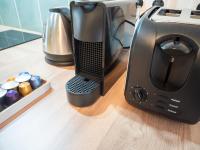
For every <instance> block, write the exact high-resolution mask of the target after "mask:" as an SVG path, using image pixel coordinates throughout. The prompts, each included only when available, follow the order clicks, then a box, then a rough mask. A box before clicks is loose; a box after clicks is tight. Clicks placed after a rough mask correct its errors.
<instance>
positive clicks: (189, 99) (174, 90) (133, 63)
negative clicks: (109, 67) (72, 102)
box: [125, 7, 200, 124]
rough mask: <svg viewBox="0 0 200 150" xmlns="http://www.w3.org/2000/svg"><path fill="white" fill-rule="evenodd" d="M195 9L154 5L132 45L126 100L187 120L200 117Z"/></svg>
mask: <svg viewBox="0 0 200 150" xmlns="http://www.w3.org/2000/svg"><path fill="white" fill-rule="evenodd" d="M199 35H200V12H199V11H191V10H188V9H186V10H172V9H165V8H162V7H161V8H160V7H153V8H151V9H149V10H148V11H147V12H146V13H144V14H143V16H141V18H140V20H139V21H138V22H137V23H136V29H135V33H134V38H133V42H132V46H131V52H130V58H129V65H128V74H127V81H126V89H125V97H126V100H127V102H128V103H129V104H131V105H133V106H136V107H138V108H141V109H144V110H148V111H151V112H156V113H159V114H162V115H165V116H167V117H168V118H171V119H175V120H178V121H182V122H186V123H191V124H193V123H196V122H198V121H199V119H200V53H199V47H200V38H199Z"/></svg>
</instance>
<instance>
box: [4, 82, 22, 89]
mask: <svg viewBox="0 0 200 150" xmlns="http://www.w3.org/2000/svg"><path fill="white" fill-rule="evenodd" d="M18 86H19V83H18V82H16V81H9V82H6V83H4V84H2V86H1V88H2V89H4V90H13V89H14V90H17V87H18Z"/></svg>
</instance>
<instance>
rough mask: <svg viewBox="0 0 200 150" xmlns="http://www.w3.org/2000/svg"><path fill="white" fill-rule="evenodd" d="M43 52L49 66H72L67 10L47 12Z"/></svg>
mask: <svg viewBox="0 0 200 150" xmlns="http://www.w3.org/2000/svg"><path fill="white" fill-rule="evenodd" d="M43 51H44V53H45V55H46V56H45V60H46V62H47V63H49V64H52V65H57V66H65V65H73V54H72V33H71V17H70V10H69V9H68V8H52V9H50V10H49V16H48V20H47V24H46V26H45V29H44V35H43Z"/></svg>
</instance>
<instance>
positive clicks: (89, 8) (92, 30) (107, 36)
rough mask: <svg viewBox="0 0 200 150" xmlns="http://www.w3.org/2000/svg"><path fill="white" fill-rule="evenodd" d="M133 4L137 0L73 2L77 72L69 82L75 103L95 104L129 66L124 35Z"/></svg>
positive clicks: (67, 89) (80, 104) (72, 13)
mask: <svg viewBox="0 0 200 150" xmlns="http://www.w3.org/2000/svg"><path fill="white" fill-rule="evenodd" d="M131 5H134V6H135V3H134V2H133V1H127V0H125V1H124V0H121V1H119V0H117V1H101V2H74V1H73V2H71V4H70V10H71V17H72V31H73V47H74V48H73V49H74V56H75V66H76V76H75V77H74V78H73V79H71V80H70V81H68V82H67V84H66V91H67V97H68V100H69V102H70V103H71V104H73V105H75V106H79V107H85V106H89V105H91V104H93V103H94V102H95V101H96V100H97V99H98V98H99V97H100V95H104V94H105V93H106V92H107V91H108V90H109V89H110V88H111V86H112V85H113V84H114V83H115V81H116V80H117V79H118V78H119V77H120V76H121V75H122V73H123V72H124V71H125V70H126V60H127V59H128V58H127V59H126V57H127V52H128V51H127V50H122V44H121V39H122V38H123V37H124V33H125V28H124V22H125V12H127V11H126V10H127V8H128V7H130V6H131ZM132 13H133V12H132ZM135 13H136V11H135Z"/></svg>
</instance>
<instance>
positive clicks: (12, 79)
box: [7, 76, 15, 81]
mask: <svg viewBox="0 0 200 150" xmlns="http://www.w3.org/2000/svg"><path fill="white" fill-rule="evenodd" d="M7 81H15V77H14V76H13V77H9V78H8V79H7Z"/></svg>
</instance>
